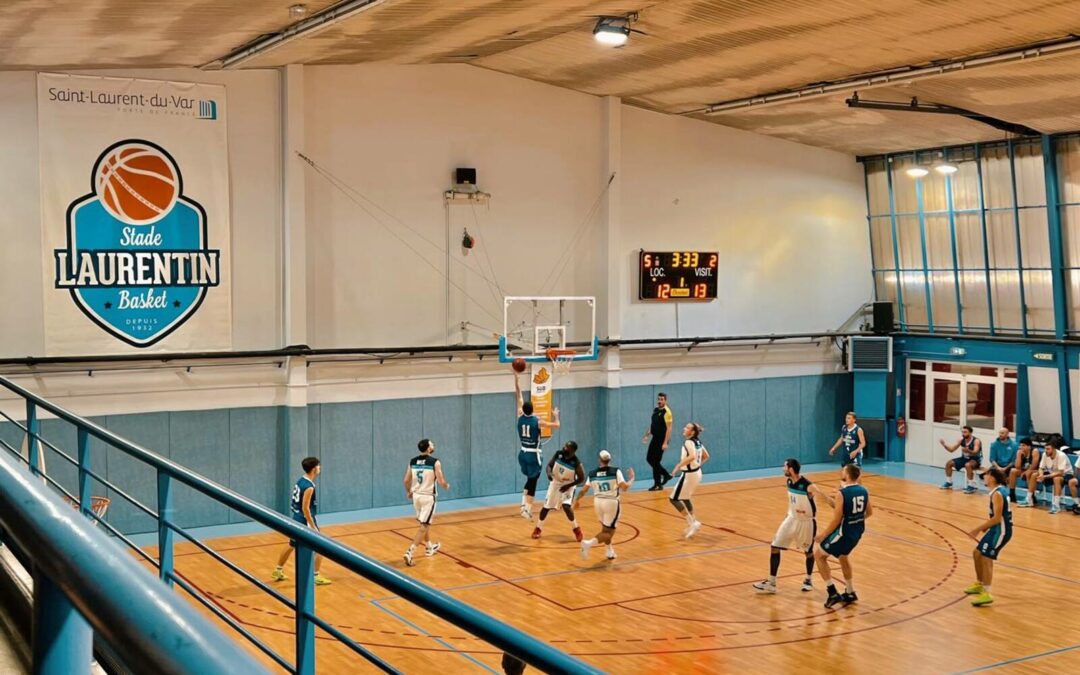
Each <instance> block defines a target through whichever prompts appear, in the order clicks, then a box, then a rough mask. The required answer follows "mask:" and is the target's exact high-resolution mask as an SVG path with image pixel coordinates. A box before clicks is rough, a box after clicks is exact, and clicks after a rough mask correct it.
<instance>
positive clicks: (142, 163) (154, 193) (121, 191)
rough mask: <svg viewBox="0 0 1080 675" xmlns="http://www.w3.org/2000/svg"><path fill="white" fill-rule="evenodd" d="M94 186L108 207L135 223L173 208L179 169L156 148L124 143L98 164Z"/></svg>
mask: <svg viewBox="0 0 1080 675" xmlns="http://www.w3.org/2000/svg"><path fill="white" fill-rule="evenodd" d="M94 190H95V192H97V195H98V198H99V199H101V203H102V204H104V206H105V208H106V210H108V211H109V213H111V214H112V215H113V216H115V217H117V218H119V219H120V220H122V221H124V222H128V223H133V224H147V223H152V222H154V221H156V220H158V219H160V218H161V217H162V216H164V215H165V214H166V213H168V212H169V210H170V209H171V208H172V206H173V203H175V202H176V198H177V197H178V196H179V194H180V173H179V171H178V170H177V168H176V166H175V165H174V164H173V162H172V161H171V160H170V159H169V158H168V157H167V156H166V155H165V153H163V152H161V151H160V150H158V149H157V148H154V147H152V146H150V145H147V144H144V143H125V144H123V145H119V146H117V147H116V148H114V149H113V150H112V152H110V153H109V155H108V156H107V157H105V159H103V160H102V161H101V163H100V164H99V165H98V170H97V175H96V176H94Z"/></svg>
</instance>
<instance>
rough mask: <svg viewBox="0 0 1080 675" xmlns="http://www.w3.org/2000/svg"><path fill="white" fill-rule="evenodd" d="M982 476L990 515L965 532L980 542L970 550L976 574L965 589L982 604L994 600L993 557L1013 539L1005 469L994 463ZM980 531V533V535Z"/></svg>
mask: <svg viewBox="0 0 1080 675" xmlns="http://www.w3.org/2000/svg"><path fill="white" fill-rule="evenodd" d="M983 479H984V480H985V481H986V487H988V488H990V518H989V519H987V520H985V521H983V523H982V524H981V525H979V526H978V527H976V528H975V529H974V530H972V531H971V532H968V536H970V537H971V538H972V539H974V540H976V541H977V542H979V543H978V545H977V546H976V547H975V551H974V552H973V553H972V557H973V558H974V559H975V578H976V579H978V581H976V582H975V583H974V584H972V585H971V586H968V587H967V588H965V589H964V592H965V593H967V594H968V595H974V596H975V598H974V599H973V600H972V601H971V604H972V605H974V606H975V607H983V606H985V605H989V604H990V603H992V602H993V601H994V598H993V596H992V595H990V583H991V582H992V581H993V580H994V561H995V560H997V557H998V554H999V553H1000V552H1001V549H1003V548H1005V545H1006V544H1008V543H1009V540H1010V539H1012V510H1011V508H1010V506H1009V495H1008V489H1006V487H1005V480H1006V479H1005V473H1004V472H1003V471H1002V470H1001V469H999V468H998V467H996V466H995V467H992V468H991V469H990V470H989V471H987V472H986V475H985V476H983ZM979 535H982V538H981V539H980V537H979Z"/></svg>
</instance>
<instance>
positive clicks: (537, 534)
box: [532, 527, 540, 539]
mask: <svg viewBox="0 0 1080 675" xmlns="http://www.w3.org/2000/svg"><path fill="white" fill-rule="evenodd" d="M532 538H533V539H539V538H540V528H539V527H534V528H533V533H532Z"/></svg>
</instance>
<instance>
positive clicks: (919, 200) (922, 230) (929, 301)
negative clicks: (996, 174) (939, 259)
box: [915, 179, 934, 333]
mask: <svg viewBox="0 0 1080 675" xmlns="http://www.w3.org/2000/svg"><path fill="white" fill-rule="evenodd" d="M915 204H916V205H917V206H918V213H919V241H920V243H921V244H922V271H923V291H925V293H926V326H927V329H928V330H929V331H930V332H931V333H933V332H934V300H933V298H932V297H931V295H930V265H929V263H928V262H927V257H926V213H925V209H924V208H923V186H922V180H921V179H916V180H915Z"/></svg>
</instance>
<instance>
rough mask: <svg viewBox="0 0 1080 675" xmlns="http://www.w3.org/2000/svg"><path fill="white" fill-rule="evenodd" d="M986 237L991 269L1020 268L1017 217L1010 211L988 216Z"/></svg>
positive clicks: (988, 214) (990, 213) (992, 213)
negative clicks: (1018, 261)
mask: <svg viewBox="0 0 1080 675" xmlns="http://www.w3.org/2000/svg"><path fill="white" fill-rule="evenodd" d="M986 237H987V239H988V240H989V241H988V242H987V245H988V246H989V249H990V266H991V267H1006V268H1008V267H1013V268H1015V267H1018V266H1019V265H1018V264H1017V262H1016V217H1015V216H1014V215H1013V212H1012V211H1011V210H1010V211H991V212H989V213H987V214H986Z"/></svg>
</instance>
